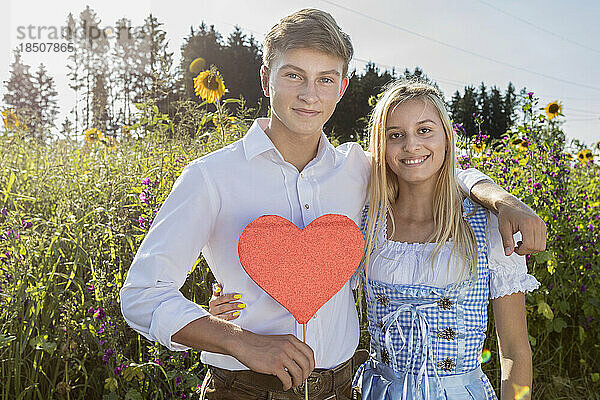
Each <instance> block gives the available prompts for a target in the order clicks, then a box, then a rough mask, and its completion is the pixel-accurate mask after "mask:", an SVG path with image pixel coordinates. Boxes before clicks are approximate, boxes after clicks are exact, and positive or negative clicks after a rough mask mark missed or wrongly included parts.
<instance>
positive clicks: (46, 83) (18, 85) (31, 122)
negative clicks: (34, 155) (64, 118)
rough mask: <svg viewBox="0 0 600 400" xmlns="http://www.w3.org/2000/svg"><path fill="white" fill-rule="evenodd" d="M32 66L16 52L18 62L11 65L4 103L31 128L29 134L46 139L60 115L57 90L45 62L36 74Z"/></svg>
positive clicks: (39, 138) (41, 139)
mask: <svg viewBox="0 0 600 400" xmlns="http://www.w3.org/2000/svg"><path fill="white" fill-rule="evenodd" d="M29 69H30V66H28V65H26V64H24V63H23V62H22V61H21V54H20V53H19V52H15V61H14V62H13V63H12V64H11V71H10V77H9V79H8V81H6V93H5V95H4V102H5V103H6V104H7V105H8V106H10V107H11V108H13V109H14V110H15V112H16V114H17V117H18V118H19V119H21V120H22V122H23V123H24V124H25V125H26V126H27V127H28V129H27V130H28V132H29V135H30V137H32V138H35V139H37V140H40V141H44V140H45V139H46V138H47V137H48V136H49V135H48V134H49V133H50V129H51V128H52V127H53V126H54V120H55V118H56V115H57V114H58V105H57V100H56V98H57V95H58V93H57V92H56V88H55V85H54V78H52V77H51V76H49V75H48V74H47V71H46V67H45V66H44V65H43V64H40V66H39V67H38V70H37V72H36V73H35V74H34V75H32V74H31V73H30V72H29Z"/></svg>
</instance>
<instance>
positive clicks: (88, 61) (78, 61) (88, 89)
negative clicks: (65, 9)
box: [67, 6, 110, 129]
mask: <svg viewBox="0 0 600 400" xmlns="http://www.w3.org/2000/svg"><path fill="white" fill-rule="evenodd" d="M67 26H68V27H69V29H70V35H69V36H68V40H69V41H70V42H71V43H73V48H74V51H73V52H72V53H71V55H70V56H69V61H68V64H67V68H69V74H68V76H69V79H70V80H71V83H70V87H71V88H73V89H74V90H75V91H76V100H75V102H76V103H75V106H74V110H73V112H74V113H75V121H76V129H78V128H80V126H79V125H81V128H82V129H88V128H90V127H92V123H93V121H95V122H96V123H98V122H99V121H102V123H101V125H104V126H105V125H107V123H108V121H106V120H102V118H106V117H108V115H107V114H105V113H103V112H101V111H98V112H100V115H94V114H93V113H94V110H99V108H98V107H94V103H93V100H92V98H93V97H94V89H95V87H96V83H97V80H96V75H98V74H100V75H103V76H104V77H106V76H108V69H109V68H108V57H107V54H108V51H109V49H110V46H109V43H108V40H107V38H106V37H105V35H104V33H103V31H102V30H101V29H100V19H99V18H98V16H97V14H96V12H95V11H94V10H92V9H91V8H90V7H89V6H87V7H86V8H85V10H83V11H82V12H81V13H80V14H79V21H75V20H74V19H73V16H72V15H71V14H69V16H68V18H67ZM102 81H103V84H104V85H107V81H106V79H102ZM96 89H97V88H96ZM109 92H110V89H109V88H108V87H105V88H104V89H103V93H105V94H106V96H108V93H109ZM80 94H81V96H82V97H83V98H82V99H81V100H79V98H78V97H79V95H80ZM98 95H99V91H98V90H97V94H96V100H95V102H96V104H98V102H100V101H101V102H102V103H106V104H108V103H109V99H103V100H100V99H99V98H98ZM79 101H81V102H82V105H81V112H80V111H79V108H80V105H79ZM80 115H81V118H80ZM98 128H100V127H98Z"/></svg>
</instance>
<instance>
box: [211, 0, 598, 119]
mask: <svg viewBox="0 0 600 400" xmlns="http://www.w3.org/2000/svg"><path fill="white" fill-rule="evenodd" d="M322 1H325V0H322ZM480 1H483V0H480ZM340 7H341V6H340ZM342 8H343V7H342ZM214 21H215V22H218V23H221V24H226V25H229V26H233V27H236V26H237V27H239V28H241V29H243V30H245V31H248V32H251V33H254V34H256V35H258V36H262V37H265V36H266V35H265V34H264V33H261V32H257V31H254V30H251V29H248V28H247V27H245V26H241V25H239V24H232V23H231V22H227V21H223V20H214ZM353 60H355V61H359V62H362V63H365V64H367V63H373V64H375V65H377V66H378V67H383V68H386V69H394V70H396V69H397V70H402V67H400V66H398V65H389V64H382V63H378V62H375V61H372V60H366V59H363V58H358V57H353ZM404 68H406V67H404ZM428 76H430V77H431V78H432V79H433V80H435V81H437V82H442V83H446V84H448V85H452V86H454V87H458V88H464V87H465V86H473V83H467V82H463V81H457V80H453V79H449V78H436V77H434V76H431V75H428ZM546 97H552V96H546ZM554 97H556V96H554ZM573 99H574V98H573ZM576 99H578V100H579V99H580V98H576ZM581 100H585V99H581ZM568 110H569V111H571V110H572V111H580V112H584V113H588V114H594V115H595V114H597V112H595V111H590V110H581V109H577V108H573V107H568Z"/></svg>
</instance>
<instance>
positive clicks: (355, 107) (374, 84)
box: [324, 62, 394, 143]
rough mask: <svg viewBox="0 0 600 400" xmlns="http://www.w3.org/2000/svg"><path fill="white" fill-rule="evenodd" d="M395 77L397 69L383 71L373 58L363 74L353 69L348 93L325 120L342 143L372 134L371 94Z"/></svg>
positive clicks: (373, 94) (327, 131) (330, 132)
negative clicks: (369, 128)
mask: <svg viewBox="0 0 600 400" xmlns="http://www.w3.org/2000/svg"><path fill="white" fill-rule="evenodd" d="M392 79H394V72H393V71H384V72H381V73H380V70H379V67H377V65H376V64H375V63H372V62H369V63H367V65H366V66H365V71H364V73H363V74H362V75H358V74H356V72H353V73H352V74H351V76H350V83H349V86H348V89H347V90H346V93H345V94H344V97H342V100H340V102H339V103H338V105H337V107H336V110H335V112H334V113H333V115H332V117H331V118H330V119H329V121H327V123H326V124H325V129H324V130H325V132H326V133H327V134H332V135H333V136H335V137H336V138H337V139H338V141H339V142H340V143H344V142H348V141H356V140H360V139H364V138H365V137H366V136H367V135H368V132H367V129H368V115H369V113H370V112H371V109H372V108H371V106H370V105H369V98H370V97H372V96H377V95H378V94H379V93H381V92H382V91H383V87H384V86H385V85H386V84H387V83H388V82H390V81H391V80H392ZM349 116H351V117H349Z"/></svg>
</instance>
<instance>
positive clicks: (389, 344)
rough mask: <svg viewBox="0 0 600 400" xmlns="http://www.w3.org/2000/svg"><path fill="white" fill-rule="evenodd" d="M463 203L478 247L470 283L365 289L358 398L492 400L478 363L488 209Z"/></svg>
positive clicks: (484, 301)
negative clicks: (365, 335) (366, 345)
mask: <svg viewBox="0 0 600 400" xmlns="http://www.w3.org/2000/svg"><path fill="white" fill-rule="evenodd" d="M463 206H464V214H463V215H464V217H465V218H466V219H467V221H468V222H469V224H470V225H471V227H472V228H473V231H474V233H475V237H476V239H477V247H478V258H477V268H472V267H471V268H470V270H469V273H468V275H469V278H467V279H465V280H463V281H461V282H457V283H454V284H451V285H449V286H447V287H445V288H438V287H433V286H426V285H409V284H408V285H407V284H388V283H384V282H381V281H377V280H369V281H368V283H365V284H364V285H363V287H364V289H365V293H366V300H367V304H366V305H367V316H368V319H369V334H370V336H371V342H370V353H371V358H370V359H369V360H368V361H367V362H366V363H365V364H363V365H362V366H361V367H360V369H359V370H358V372H357V374H356V376H355V380H354V384H355V385H356V386H361V388H362V393H363V399H381V400H383V399H415V400H416V399H423V400H425V399H428V400H434V399H435V400H438V399H439V400H442V399H443V400H450V399H496V395H495V393H494V390H493V387H492V385H491V384H490V382H489V380H488V378H487V377H486V376H485V375H484V374H483V372H482V371H481V366H480V360H479V356H480V354H481V352H482V349H483V345H484V341H485V337H486V330H487V307H488V303H489V270H488V268H487V246H486V225H487V211H486V210H485V209H483V208H481V207H476V206H475V205H474V203H472V202H471V201H470V200H469V199H465V201H464V202H463ZM364 215H366V212H365V213H364V214H363V219H364ZM363 226H364V224H363ZM371 268H377V266H376V264H374V265H373V266H372V267H371ZM362 277H363V281H364V280H365V279H366V277H365V273H364V269H363V271H362Z"/></svg>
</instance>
